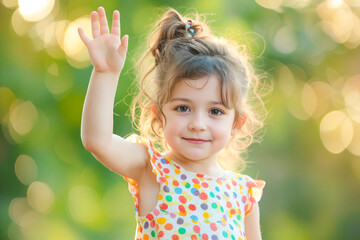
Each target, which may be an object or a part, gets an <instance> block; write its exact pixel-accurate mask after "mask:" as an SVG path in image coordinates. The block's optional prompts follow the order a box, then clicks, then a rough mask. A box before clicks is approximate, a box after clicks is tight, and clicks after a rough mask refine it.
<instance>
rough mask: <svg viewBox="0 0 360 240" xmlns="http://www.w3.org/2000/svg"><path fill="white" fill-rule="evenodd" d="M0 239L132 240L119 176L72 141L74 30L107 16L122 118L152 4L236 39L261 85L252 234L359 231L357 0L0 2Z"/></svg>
mask: <svg viewBox="0 0 360 240" xmlns="http://www.w3.org/2000/svg"><path fill="white" fill-rule="evenodd" d="M0 2H1V3H0V19H1V25H0V54H1V58H0V63H1V64H0V125H1V134H0V174H1V175H0V191H1V192H0V232H1V233H0V239H11V240H18V239H24V240H28V239H36V240H38V239H46V240H56V239H70V240H72V239H133V237H134V232H135V215H134V211H133V208H134V207H133V202H132V198H131V196H130V194H129V193H128V191H127V184H126V182H125V181H124V180H123V179H122V178H121V177H119V176H117V175H116V174H114V173H112V172H111V171H109V170H107V169H106V168H104V167H103V166H102V165H101V164H99V163H98V162H97V161H96V160H95V159H94V158H93V157H92V155H91V154H90V153H89V152H87V151H86V150H85V149H84V148H83V146H82V144H81V140H80V119H81V111H82V105H83V101H84V97H85V93H86V89H87V85H88V81H89V76H90V73H91V70H92V68H91V66H90V62H89V59H88V55H87V51H86V49H85V48H84V46H83V45H82V43H81V42H80V39H79V38H78V35H77V32H76V29H77V27H78V26H83V27H84V28H85V29H86V31H88V32H89V30H90V22H89V14H90V12H91V11H92V10H96V9H97V7H98V6H100V5H101V6H104V7H105V9H106V10H107V15H108V16H111V13H112V11H113V10H115V9H118V10H120V12H121V26H122V33H123V34H129V36H130V43H129V53H128V60H127V63H126V65H125V69H124V71H123V73H122V76H121V79H120V83H119V88H118V92H117V96H116V103H117V104H116V105H115V108H114V131H115V132H116V133H117V134H119V135H125V134H128V133H129V132H130V131H131V124H130V120H129V118H128V117H127V116H125V114H126V112H127V104H128V103H129V102H130V100H131V99H130V97H125V98H124V96H127V95H128V92H129V91H131V89H130V90H129V87H130V84H131V82H132V81H133V79H134V77H135V71H134V68H135V65H134V61H135V60H136V58H137V56H138V55H139V54H138V53H139V51H138V46H142V45H144V39H145V36H146V34H147V32H148V29H149V26H152V25H149V23H153V22H154V21H155V20H156V19H157V16H159V14H161V13H162V11H163V9H164V8H166V7H169V6H170V7H173V8H176V9H177V10H178V11H179V12H181V13H187V12H189V10H188V9H189V8H190V9H193V10H194V9H195V10H197V11H198V12H199V13H201V14H204V15H205V16H206V17H207V20H208V23H209V25H210V26H211V27H212V29H213V32H214V33H215V34H216V35H218V36H226V37H232V38H234V39H235V40H237V41H238V42H239V43H241V44H247V48H248V49H249V52H250V53H251V56H252V57H253V59H254V63H255V64H256V69H257V70H258V71H259V73H260V74H262V73H264V72H265V73H267V74H268V75H270V76H271V79H272V82H273V92H272V93H271V94H270V95H269V96H267V97H266V99H265V100H266V103H267V108H268V110H269V118H268V120H267V122H266V133H265V135H264V140H263V142H262V143H261V144H254V145H253V146H252V147H251V151H250V153H249V156H248V161H249V165H248V168H247V169H246V171H245V173H246V174H249V175H250V176H253V177H254V178H259V179H264V180H266V182H267V185H266V187H265V189H264V195H263V198H262V200H261V202H260V208H261V225H262V232H263V239H266V240H288V239H292V240H297V239H299V240H300V239H316V240H318V239H326V240H330V239H360V157H359V156H360V73H359V69H360V49H359V45H360V19H359V18H360V1H358V0H328V1H327V0H324V1H320V0H319V1H311V0H302V1H297V0H226V1H225V0H224V1H221V0H192V1H190V0H184V1H174V0H173V1H170V0H168V1H165V0H162V1H161V0H158V1H145V0H134V1H128V0H118V1H100V0H91V1H70V0H62V1H60V0H42V1H41V0H18V1H17V0H0Z"/></svg>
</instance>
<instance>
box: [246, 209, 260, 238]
mask: <svg viewBox="0 0 360 240" xmlns="http://www.w3.org/2000/svg"><path fill="white" fill-rule="evenodd" d="M245 235H246V239H247V240H261V232H260V213H259V204H258V203H257V202H256V203H255V204H254V207H253V209H252V210H251V212H250V213H249V215H247V216H246V217H245Z"/></svg>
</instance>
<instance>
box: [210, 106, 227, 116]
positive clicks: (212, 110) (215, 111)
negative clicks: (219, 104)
mask: <svg viewBox="0 0 360 240" xmlns="http://www.w3.org/2000/svg"><path fill="white" fill-rule="evenodd" d="M210 114H211V115H215V116H219V115H221V114H224V112H223V111H221V110H220V109H216V108H215V109H211V110H210Z"/></svg>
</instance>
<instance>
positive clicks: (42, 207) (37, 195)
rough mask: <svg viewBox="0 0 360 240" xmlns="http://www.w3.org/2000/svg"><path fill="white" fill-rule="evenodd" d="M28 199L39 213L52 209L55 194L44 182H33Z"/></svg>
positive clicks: (28, 192)
mask: <svg viewBox="0 0 360 240" xmlns="http://www.w3.org/2000/svg"><path fill="white" fill-rule="evenodd" d="M27 199H28V202H29V205H30V206H31V207H32V208H33V209H34V210H35V211H37V212H39V213H47V212H49V211H50V210H51V208H52V206H53V204H54V200H55V196H54V192H53V190H52V189H51V188H50V187H49V185H47V184H46V183H44V182H33V183H31V185H30V186H29V188H28V191H27Z"/></svg>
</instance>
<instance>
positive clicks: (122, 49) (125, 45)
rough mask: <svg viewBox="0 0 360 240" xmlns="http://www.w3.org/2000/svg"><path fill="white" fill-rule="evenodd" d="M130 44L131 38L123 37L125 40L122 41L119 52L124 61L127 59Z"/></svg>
mask: <svg viewBox="0 0 360 240" xmlns="http://www.w3.org/2000/svg"><path fill="white" fill-rule="evenodd" d="M128 43H129V36H128V35H125V36H123V38H122V39H121V44H120V46H119V49H118V52H119V54H120V56H121V57H122V58H124V59H125V57H126V52H127V49H128Z"/></svg>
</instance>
